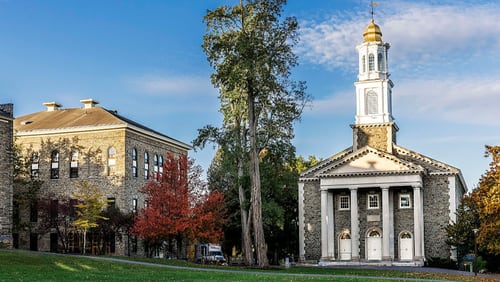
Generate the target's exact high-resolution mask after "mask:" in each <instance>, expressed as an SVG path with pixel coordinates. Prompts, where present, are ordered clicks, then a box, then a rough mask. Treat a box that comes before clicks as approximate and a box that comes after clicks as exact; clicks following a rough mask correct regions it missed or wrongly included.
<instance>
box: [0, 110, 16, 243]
mask: <svg viewBox="0 0 500 282" xmlns="http://www.w3.org/2000/svg"><path fill="white" fill-rule="evenodd" d="M13 108H14V107H13V105H12V104H1V105H0V247H7V248H10V247H12V195H13V190H12V189H13V188H12V179H13V169H14V165H13V158H12V149H13V140H14V139H13V138H12V134H13V132H14V131H13V123H14V118H13Z"/></svg>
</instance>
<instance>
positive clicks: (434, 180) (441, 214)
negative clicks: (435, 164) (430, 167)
mask: <svg viewBox="0 0 500 282" xmlns="http://www.w3.org/2000/svg"><path fill="white" fill-rule="evenodd" d="M448 192H449V189H448V177H447V176H441V175H430V176H425V177H424V188H423V196H424V232H425V235H424V237H425V242H424V244H425V257H426V258H427V259H429V258H435V257H440V258H449V257H450V247H449V246H448V245H447V244H446V240H447V237H448V236H447V234H446V230H445V227H446V226H447V225H448V223H449V194H448Z"/></svg>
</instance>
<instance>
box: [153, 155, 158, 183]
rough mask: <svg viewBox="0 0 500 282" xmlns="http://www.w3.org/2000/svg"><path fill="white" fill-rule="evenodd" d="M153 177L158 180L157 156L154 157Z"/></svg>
mask: <svg viewBox="0 0 500 282" xmlns="http://www.w3.org/2000/svg"><path fill="white" fill-rule="evenodd" d="M153 175H154V179H155V180H158V155H157V154H155V155H154V157H153Z"/></svg>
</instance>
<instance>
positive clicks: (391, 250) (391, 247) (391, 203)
mask: <svg viewBox="0 0 500 282" xmlns="http://www.w3.org/2000/svg"><path fill="white" fill-rule="evenodd" d="M389 220H390V222H391V225H390V226H389V232H390V234H389V255H390V256H391V259H393V260H394V253H395V252H394V190H389Z"/></svg>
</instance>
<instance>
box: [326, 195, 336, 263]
mask: <svg viewBox="0 0 500 282" xmlns="http://www.w3.org/2000/svg"><path fill="white" fill-rule="evenodd" d="M333 207H334V200H333V193H331V192H330V193H328V196H327V208H326V211H327V223H328V238H327V244H328V258H329V259H331V260H333V259H335V249H334V246H335V235H334V234H335V233H334V224H335V218H334V217H333V210H334V209H333Z"/></svg>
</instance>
